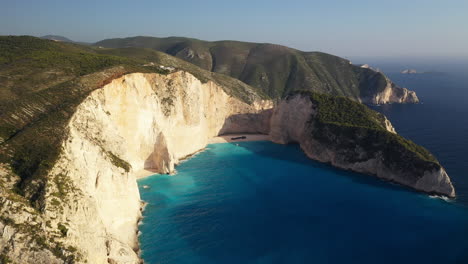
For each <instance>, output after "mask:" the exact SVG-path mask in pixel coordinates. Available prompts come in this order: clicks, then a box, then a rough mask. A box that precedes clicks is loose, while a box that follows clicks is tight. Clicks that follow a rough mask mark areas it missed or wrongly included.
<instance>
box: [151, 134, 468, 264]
mask: <svg viewBox="0 0 468 264" xmlns="http://www.w3.org/2000/svg"><path fill="white" fill-rule="evenodd" d="M231 155H232V156H231ZM223 160H224V161H223ZM282 161H286V162H282ZM283 168H284V169H285V172H281V170H282V169H283ZM179 169H180V171H179V175H175V176H162V177H160V178H159V179H158V180H157V181H154V188H153V187H152V188H150V189H144V190H143V189H142V198H143V199H145V200H148V201H150V205H151V206H150V207H148V208H147V210H146V211H145V214H154V215H153V216H149V218H147V220H144V226H146V228H147V229H146V230H145V228H143V234H146V236H147V239H148V240H146V241H148V242H149V241H153V240H149V239H150V235H154V237H153V239H156V240H155V241H154V242H149V243H152V244H153V243H154V244H158V246H156V247H154V248H152V247H149V246H148V247H146V246H145V243H144V242H143V245H144V247H143V250H144V254H143V256H144V257H147V258H148V261H149V263H158V262H157V261H160V262H161V263H307V262H311V263H312V262H316V263H361V264H362V263H366V264H367V263H385V264H386V263H421V262H418V260H421V259H422V260H423V262H425V263H431V262H430V261H429V260H435V261H436V262H439V263H442V262H440V261H441V260H443V259H444V258H445V257H446V254H447V253H446V252H447V251H446V250H441V251H440V252H439V251H438V250H434V249H435V248H437V247H438V246H437V245H435V244H434V242H436V241H444V242H441V243H444V244H445V243H449V245H450V246H444V247H445V248H446V247H452V246H454V245H456V244H457V243H458V244H460V241H463V240H462V239H463V237H464V235H463V234H467V232H468V230H466V227H463V228H462V227H461V225H462V224H463V223H460V221H463V219H467V218H466V216H463V217H458V219H456V218H455V216H456V215H461V214H463V215H465V213H464V212H460V211H459V210H452V209H453V207H452V206H450V205H449V204H447V203H444V202H442V201H440V202H439V201H436V200H433V199H424V197H423V196H422V195H413V194H412V193H411V192H409V191H406V190H404V189H402V188H399V187H398V186H392V185H390V184H388V183H385V182H382V181H380V180H378V179H374V178H372V176H365V175H359V174H356V173H350V172H347V171H343V170H337V169H334V168H332V167H331V166H329V165H326V164H321V163H318V162H315V161H312V160H309V159H308V158H307V157H306V156H305V155H304V153H302V151H301V150H300V149H299V147H298V145H297V144H291V145H278V144H274V143H269V142H265V141H263V142H261V141H259V142H233V143H231V144H216V145H210V146H208V148H207V150H206V151H205V152H203V153H201V154H200V155H199V156H197V157H194V158H193V159H191V160H189V161H187V162H186V163H184V164H181V165H180V167H179ZM288 170H289V171H288ZM262 172H264V174H261V173H262ZM309 172H310V175H308V173H309ZM336 175H338V176H339V177H335V176H336ZM309 176H310V177H309ZM178 177H180V178H178ZM342 177H346V179H351V181H348V180H343V178H342ZM340 178H341V179H340ZM153 179H156V178H153ZM362 179H364V180H362ZM361 181H364V183H365V184H359V185H356V184H354V183H355V182H358V183H361ZM148 182H150V179H149V178H148ZM187 186H188V187H189V188H186V187H187ZM174 187H175V189H176V190H174V192H171V191H170V189H171V188H174ZM374 187H379V188H385V190H386V191H382V190H375V188H374ZM156 188H157V189H159V190H158V191H156ZM180 190H183V191H182V192H180ZM152 191H155V192H154V193H150V192H152ZM427 203H429V205H427ZM416 209H419V210H416ZM419 211H421V212H422V213H418V212H419ZM447 215H449V216H447ZM152 217H153V218H152ZM452 217H453V219H452ZM150 221H151V222H150ZM440 226H444V228H443V230H442V229H441V230H439V231H437V230H435V229H434V228H436V227H440ZM148 228H150V229H148ZM428 229H429V230H433V231H434V232H435V233H436V235H434V236H429V238H428V239H429V240H428V241H426V242H425V243H422V242H423V241H424V240H425V239H427V238H422V237H425V234H426V233H427V230H428ZM148 232H151V233H148ZM153 232H155V233H153ZM434 232H431V234H432V233H434ZM457 234H458V235H457ZM452 240H453V241H458V242H452ZM148 245H149V244H148ZM461 247H463V249H468V247H467V245H466V244H465V243H462V245H461V246H458V247H457V249H456V251H457V255H458V256H457V259H460V260H464V259H466V258H467V257H468V256H467V255H466V253H460V252H465V251H463V249H460V248H461ZM145 250H148V251H146V252H147V253H145ZM151 250H154V251H151ZM459 251H460V252H459ZM337 252H339V253H338V254H337ZM424 252H427V253H424ZM145 260H147V259H146V258H145ZM150 260H152V261H153V262H151V261H150ZM307 260H310V261H307ZM428 261H429V262H428ZM446 263H457V262H454V261H448V262H446ZM461 263H463V262H461Z"/></svg>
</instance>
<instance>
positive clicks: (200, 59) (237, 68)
mask: <svg viewBox="0 0 468 264" xmlns="http://www.w3.org/2000/svg"><path fill="white" fill-rule="evenodd" d="M95 45H96V46H101V47H106V48H111V50H113V49H122V48H128V47H131V48H133V52H134V53H139V52H141V53H144V51H143V50H144V49H149V50H156V51H161V52H165V53H167V54H170V55H172V56H175V57H177V58H180V59H183V60H185V61H187V62H190V63H192V64H194V65H197V66H199V67H200V68H203V69H205V70H207V71H211V72H216V73H221V74H225V75H228V76H231V77H234V78H236V79H239V80H241V81H242V82H244V83H246V84H248V85H251V86H253V87H255V88H257V89H260V90H261V91H262V92H263V93H265V94H267V95H268V96H270V97H271V98H280V97H283V96H286V95H287V94H289V93H290V92H293V91H297V90H310V91H316V92H322V93H327V94H332V95H341V96H346V97H349V98H352V99H356V100H357V99H359V98H365V97H368V96H371V95H374V94H375V93H376V92H379V91H382V90H383V89H384V88H385V86H386V85H387V80H386V78H385V76H384V75H383V74H382V73H379V72H375V71H372V70H370V69H363V68H360V67H358V66H354V65H352V64H351V63H350V62H349V61H348V60H346V59H342V58H340V57H337V56H333V55H330V54H325V53H321V52H302V51H299V50H295V49H292V48H288V47H284V46H280V45H273V44H265V43H248V42H239V41H215V42H209V41H202V40H198V39H190V38H175V37H170V38H154V37H132V38H123V39H108V40H103V41H100V42H97V43H96V44H95ZM136 48H140V51H139V52H137V51H136ZM126 52H128V50H127V51H119V53H126ZM111 53H112V51H111ZM114 54H115V55H117V54H116V53H114ZM121 55H122V54H121ZM139 56H141V58H142V57H146V59H147V58H148V57H147V56H146V55H142V54H140V55H139Z"/></svg>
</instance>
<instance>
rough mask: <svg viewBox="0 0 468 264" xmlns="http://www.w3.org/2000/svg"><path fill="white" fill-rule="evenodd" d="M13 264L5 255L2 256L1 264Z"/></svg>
mask: <svg viewBox="0 0 468 264" xmlns="http://www.w3.org/2000/svg"><path fill="white" fill-rule="evenodd" d="M8 263H12V260H11V259H10V258H9V257H8V256H7V255H5V254H3V253H2V254H0V264H8Z"/></svg>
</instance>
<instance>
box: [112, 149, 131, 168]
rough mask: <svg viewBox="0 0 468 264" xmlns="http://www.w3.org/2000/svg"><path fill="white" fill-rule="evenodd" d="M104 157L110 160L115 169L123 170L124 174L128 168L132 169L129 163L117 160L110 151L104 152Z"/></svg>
mask: <svg viewBox="0 0 468 264" xmlns="http://www.w3.org/2000/svg"><path fill="white" fill-rule="evenodd" d="M106 155H107V156H108V157H109V158H110V160H111V162H112V164H113V165H114V166H116V167H119V168H122V169H124V170H125V171H126V172H129V171H130V168H131V167H132V166H131V165H130V163H128V162H126V161H125V160H123V159H121V158H119V157H118V156H116V155H115V154H114V153H112V152H110V151H106Z"/></svg>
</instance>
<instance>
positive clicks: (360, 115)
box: [310, 93, 385, 130]
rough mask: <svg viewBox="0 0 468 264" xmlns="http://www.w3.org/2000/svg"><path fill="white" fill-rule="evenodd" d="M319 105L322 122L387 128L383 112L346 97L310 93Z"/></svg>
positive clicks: (319, 116)
mask: <svg viewBox="0 0 468 264" xmlns="http://www.w3.org/2000/svg"><path fill="white" fill-rule="evenodd" d="M310 98H311V99H312V101H313V102H314V103H315V104H317V105H318V115H317V118H318V120H319V121H320V122H322V123H328V124H336V125H343V126H354V127H365V128H371V129H379V130H385V123H384V121H385V118H384V116H383V115H382V114H380V113H378V112H376V111H373V110H371V109H369V108H368V107H367V106H365V105H363V104H361V103H357V102H354V101H351V100H349V99H348V98H346V97H339V96H330V95H326V94H319V93H310Z"/></svg>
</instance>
